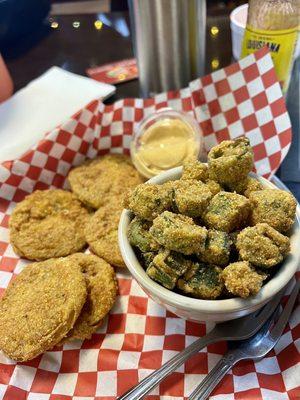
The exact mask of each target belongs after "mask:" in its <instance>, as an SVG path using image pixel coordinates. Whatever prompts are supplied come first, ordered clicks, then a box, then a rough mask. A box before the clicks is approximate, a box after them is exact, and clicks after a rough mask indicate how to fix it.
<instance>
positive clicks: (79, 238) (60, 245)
mask: <svg viewBox="0 0 300 400" xmlns="http://www.w3.org/2000/svg"><path fill="white" fill-rule="evenodd" d="M88 219H89V214H88V211H87V210H86V209H85V208H84V207H83V206H82V204H81V203H80V201H78V200H77V199H76V197H75V196H74V195H73V193H71V192H67V191H65V190H60V189H56V190H37V191H35V192H33V193H32V194H30V195H28V196H26V197H25V199H24V200H23V201H21V202H20V203H19V204H18V205H17V206H16V208H15V209H14V211H13V213H12V215H11V217H10V220H9V228H10V241H11V244H12V246H13V249H14V251H15V252H16V253H17V254H18V255H20V256H22V257H25V258H28V259H30V260H45V259H48V258H52V257H62V256H67V255H69V254H72V253H75V252H77V251H80V250H81V249H82V248H83V247H84V246H85V245H86V240H85V236H84V227H85V224H86V223H87V221H88Z"/></svg>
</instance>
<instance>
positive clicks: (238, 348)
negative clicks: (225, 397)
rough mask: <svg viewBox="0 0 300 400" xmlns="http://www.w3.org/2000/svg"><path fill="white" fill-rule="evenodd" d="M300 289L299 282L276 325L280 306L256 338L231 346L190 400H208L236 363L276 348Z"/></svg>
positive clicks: (258, 356)
mask: <svg viewBox="0 0 300 400" xmlns="http://www.w3.org/2000/svg"><path fill="white" fill-rule="evenodd" d="M299 287H300V282H299V281H298V282H297V283H296V284H295V286H294V288H293V290H292V293H291V295H290V297H289V300H288V302H287V304H286V306H285V307H284V310H283V312H282V313H281V315H280V317H279V318H278V320H277V322H276V323H275V324H274V322H275V320H276V319H277V317H278V307H279V306H278V307H276V308H275V309H274V310H275V311H274V312H273V314H272V316H271V317H270V319H269V320H268V321H267V322H266V323H265V324H264V325H263V326H262V328H261V329H260V330H259V331H258V332H257V334H256V335H255V336H253V337H251V338H250V339H248V340H244V341H241V342H233V343H231V344H230V347H229V348H230V350H229V351H228V352H227V353H226V354H225V355H224V357H222V358H221V360H220V361H219V362H218V363H217V364H216V366H215V367H214V368H213V369H212V370H211V372H210V373H209V374H208V375H207V376H206V377H205V378H204V380H203V381H202V382H201V383H200V384H199V385H198V386H197V387H196V389H195V390H194V391H193V393H192V394H191V395H190V397H189V400H205V399H207V398H208V396H209V395H210V393H211V392H212V391H213V389H214V388H215V387H216V386H217V385H218V383H219V382H220V381H221V380H222V379H223V377H224V376H225V375H226V374H227V372H228V371H230V370H231V368H232V367H233V366H234V365H235V364H236V363H238V362H239V361H241V360H247V359H251V360H261V359H262V358H263V357H265V356H266V355H267V354H268V353H269V351H271V350H272V349H273V348H274V347H275V345H276V343H277V342H278V340H279V338H280V337H281V335H282V333H283V330H284V328H285V326H286V324H287V322H288V320H289V317H290V315H291V312H292V310H293V306H294V304H295V301H296V298H297V296H298V293H299ZM273 324H274V325H273ZM272 325H273V326H272ZM270 328H271V329H270Z"/></svg>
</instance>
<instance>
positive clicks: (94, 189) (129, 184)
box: [68, 154, 143, 209]
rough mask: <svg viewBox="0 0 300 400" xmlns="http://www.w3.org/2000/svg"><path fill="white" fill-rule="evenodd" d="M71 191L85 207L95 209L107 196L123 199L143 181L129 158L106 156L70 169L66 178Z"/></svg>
mask: <svg viewBox="0 0 300 400" xmlns="http://www.w3.org/2000/svg"><path fill="white" fill-rule="evenodd" d="M68 179H69V182H70V185H71V189H72V191H73V192H74V193H75V194H76V196H77V197H78V198H79V200H80V201H82V202H83V203H84V204H85V205H87V206H90V207H92V208H95V209H98V208H99V207H101V206H102V205H104V204H106V203H109V201H110V199H111V197H122V198H123V197H124V194H125V193H126V192H127V191H128V189H133V188H134V187H135V186H137V185H138V184H140V183H142V182H143V180H142V178H141V176H140V175H139V173H138V172H137V170H136V169H135V168H134V166H133V165H132V163H131V161H130V157H129V156H125V155H121V154H109V155H106V156H103V157H101V158H98V159H96V160H92V161H88V162H86V163H85V164H83V165H81V166H79V167H76V168H74V169H73V170H72V171H71V172H70V173H69V176H68Z"/></svg>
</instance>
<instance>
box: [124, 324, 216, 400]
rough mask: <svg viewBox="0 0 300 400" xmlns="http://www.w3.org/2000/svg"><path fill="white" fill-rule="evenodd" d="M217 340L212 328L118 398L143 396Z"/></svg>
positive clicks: (126, 398) (136, 398) (139, 397)
mask: <svg viewBox="0 0 300 400" xmlns="http://www.w3.org/2000/svg"><path fill="white" fill-rule="evenodd" d="M218 340H221V338H218V337H217V335H216V331H215V330H212V331H211V332H210V333H208V334H207V335H206V336H204V337H202V338H200V339H198V340H196V341H195V342H193V343H192V344H190V345H189V346H188V347H186V348H185V349H184V350H183V351H181V352H180V353H178V354H176V356H175V357H173V358H171V359H170V360H169V361H168V362H166V363H165V364H164V365H163V366H162V367H161V368H159V369H158V370H156V371H154V372H152V374H150V375H148V376H147V377H146V378H144V379H143V380H142V381H141V382H140V383H139V384H138V385H136V386H134V387H133V388H132V389H129V390H128V391H127V392H126V393H124V394H123V395H122V396H121V397H119V398H118V400H138V399H141V398H143V397H144V396H145V395H146V394H147V393H149V392H150V391H151V390H152V389H154V388H155V387H156V386H157V385H158V384H159V383H160V382H161V381H162V380H164V379H165V378H166V377H167V376H168V375H170V374H171V373H172V372H174V371H175V370H176V369H177V368H178V367H180V366H181V365H182V364H184V362H185V361H186V360H187V359H189V358H190V357H191V356H192V355H194V354H196V353H198V352H199V351H200V350H201V349H203V347H205V346H207V345H208V344H210V343H214V342H217V341H218Z"/></svg>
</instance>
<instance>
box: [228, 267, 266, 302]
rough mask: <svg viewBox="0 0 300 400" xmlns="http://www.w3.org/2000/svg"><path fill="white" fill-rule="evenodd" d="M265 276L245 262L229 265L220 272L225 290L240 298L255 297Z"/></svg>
mask: <svg viewBox="0 0 300 400" xmlns="http://www.w3.org/2000/svg"><path fill="white" fill-rule="evenodd" d="M266 277H267V275H265V274H262V273H261V274H259V273H257V272H256V271H255V269H254V268H252V267H251V265H250V264H249V263H248V262H246V261H241V262H236V263H232V264H229V265H228V266H227V267H226V268H224V270H223V271H222V278H223V280H224V283H225V287H226V289H227V290H228V291H229V292H230V293H232V294H234V295H236V296H240V297H242V298H247V297H249V296H251V295H256V294H257V293H258V292H259V290H260V289H261V287H262V283H263V281H264V280H265V279H266Z"/></svg>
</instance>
